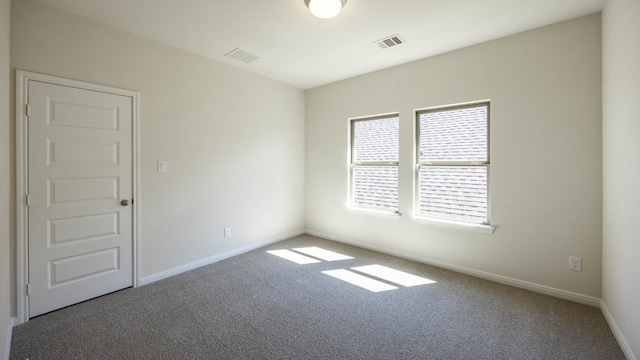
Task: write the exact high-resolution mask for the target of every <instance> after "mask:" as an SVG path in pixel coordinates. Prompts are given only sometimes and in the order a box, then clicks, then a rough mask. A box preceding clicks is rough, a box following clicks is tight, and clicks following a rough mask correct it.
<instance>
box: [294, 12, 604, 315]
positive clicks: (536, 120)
mask: <svg viewBox="0 0 640 360" xmlns="http://www.w3.org/2000/svg"><path fill="white" fill-rule="evenodd" d="M600 30H601V29H600V14H594V15H590V16H587V17H582V18H578V19H575V20H571V21H567V22H563V23H559V24H555V25H551V26H547V27H544V28H540V29H537V30H533V31H529V32H525V33H521V34H518V35H514V36H510V37H506V38H502V39H498V40H495V41H491V42H488V43H484V44H481V45H477V46H473V47H469V48H465V49H461V50H458V51H454V52H450V53H447V54H443V55H440V56H435V57H432V58H428V59H424V60H421V61H416V62H413V63H410V64H406V65H401V66H398V67H394V68H390V69H386V70H382V71H379V72H375V73H371V74H367V75H364V76H360V77H356V78H352V79H348V80H344V81H341V82H338V83H334V84H330V85H326V86H323V87H319V88H315V89H311V90H308V91H307V92H306V124H307V125H306V134H307V135H306V136H307V137H306V150H307V151H306V224H307V229H308V230H309V231H311V232H312V233H315V234H320V235H324V236H327V237H329V238H332V239H336V240H341V241H346V242H350V243H355V244H358V245H361V246H365V247H369V248H374V249H378V250H381V251H385V252H389V253H393V254H399V255H402V256H407V257H410V258H413V259H418V260H422V261H425V262H428V263H435V264H439V265H445V266H448V267H453V268H456V269H462V268H466V269H468V270H470V272H478V271H480V272H483V273H484V274H485V275H489V276H494V275H497V277H496V276H494V278H497V279H503V280H504V278H500V277H507V278H510V279H516V280H518V281H520V283H521V284H522V282H523V281H524V282H530V283H534V284H537V285H543V286H547V287H552V288H555V289H560V290H563V291H566V292H573V293H577V294H582V295H586V296H590V297H595V298H599V297H600V294H601V281H600V280H601V237H602V231H601V222H602V221H601V196H602V193H601V186H602V182H601V171H602V167H601V151H602V149H601V43H600V35H601V33H600ZM407 46H410V44H408V43H407ZM388 51H394V50H393V49H390V50H388ZM481 99H491V106H492V108H491V193H492V197H491V202H492V207H491V217H492V223H493V225H495V226H496V227H497V230H496V231H495V233H494V234H493V235H485V234H480V233H474V232H468V231H463V230H456V229H446V228H440V227H434V226H430V225H425V224H419V223H414V222H412V221H411V214H412V207H413V203H412V189H413V164H412V161H413V156H412V154H413V149H412V140H413V136H414V135H413V117H412V116H413V111H414V109H418V108H424V107H429V106H436V105H446V104H452V103H460V102H467V101H473V100H481ZM388 112H399V113H400V127H401V128H400V169H399V177H400V179H399V182H400V194H399V196H400V199H399V200H400V212H401V213H402V216H401V217H400V219H399V220H397V219H390V218H384V217H377V216H371V215H368V214H362V213H358V212H353V211H349V210H347V209H346V208H345V204H346V198H347V166H346V163H347V147H348V139H347V119H348V118H350V117H357V116H364V115H373V114H380V113H388ZM331 216H335V223H332V222H331ZM570 255H571V256H579V257H582V258H583V271H582V272H574V271H569V269H568V257H569V256H570ZM593 300H594V301H595V302H596V303H597V299H593Z"/></svg>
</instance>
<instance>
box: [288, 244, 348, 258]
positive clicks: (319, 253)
mask: <svg viewBox="0 0 640 360" xmlns="http://www.w3.org/2000/svg"><path fill="white" fill-rule="evenodd" d="M293 250H294V251H297V252H300V253H303V254H306V255H309V256H313V257H315V258H318V259H322V260H324V261H338V260H348V259H353V257H351V256H347V255H343V254H340V253H337V252H335V251H331V250H325V249H323V248H319V247H317V246H311V247H303V248H294V249H293Z"/></svg>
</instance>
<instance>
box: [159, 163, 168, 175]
mask: <svg viewBox="0 0 640 360" xmlns="http://www.w3.org/2000/svg"><path fill="white" fill-rule="evenodd" d="M158 172H159V173H161V172H167V162H166V161H158Z"/></svg>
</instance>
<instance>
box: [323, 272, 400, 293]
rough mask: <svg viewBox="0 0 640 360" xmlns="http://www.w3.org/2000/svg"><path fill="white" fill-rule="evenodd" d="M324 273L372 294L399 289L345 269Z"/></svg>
mask: <svg viewBox="0 0 640 360" xmlns="http://www.w3.org/2000/svg"><path fill="white" fill-rule="evenodd" d="M322 273H323V274H326V275H329V276H333V277H334V278H336V279H340V280H342V281H346V282H348V283H349V284H353V285H356V286H359V287H361V288H363V289H367V290H369V291H372V292H380V291H387V290H395V289H397V287H395V286H392V285H389V284H386V283H383V282H382V281H378V280H374V279H371V278H368V277H366V276H363V275H360V274H356V273H354V272H352V271H349V270H345V269H338V270H329V271H323V272H322Z"/></svg>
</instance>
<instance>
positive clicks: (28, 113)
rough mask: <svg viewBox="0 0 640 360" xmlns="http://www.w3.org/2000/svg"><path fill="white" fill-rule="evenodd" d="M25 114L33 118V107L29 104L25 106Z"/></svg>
mask: <svg viewBox="0 0 640 360" xmlns="http://www.w3.org/2000/svg"><path fill="white" fill-rule="evenodd" d="M25 114H27V116H31V106H30V105H29V104H27V105H25Z"/></svg>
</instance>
